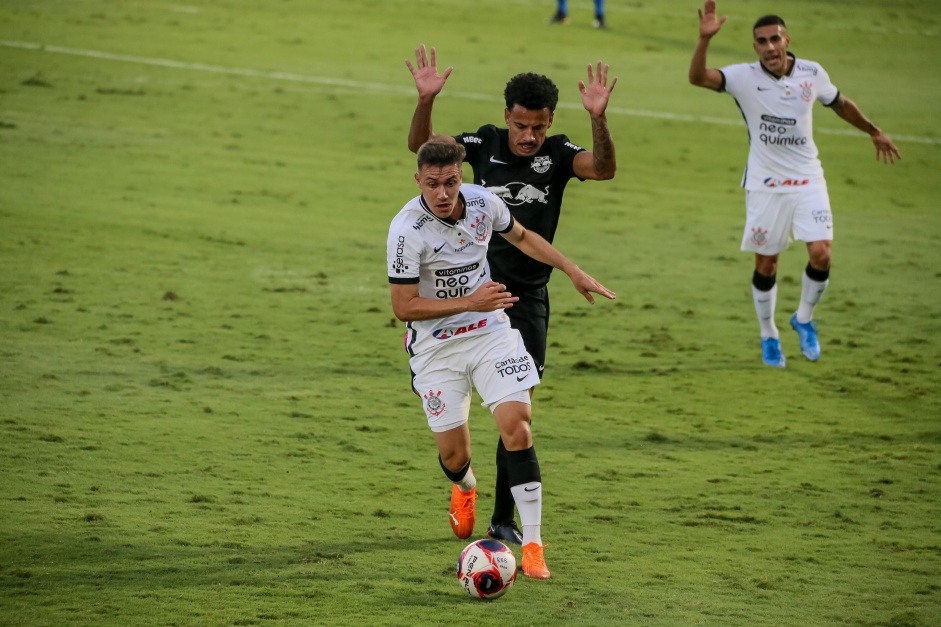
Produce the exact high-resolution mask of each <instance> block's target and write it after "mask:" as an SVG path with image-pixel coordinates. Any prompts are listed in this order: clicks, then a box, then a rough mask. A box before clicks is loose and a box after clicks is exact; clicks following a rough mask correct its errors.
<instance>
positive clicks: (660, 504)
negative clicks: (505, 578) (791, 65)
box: [0, 0, 941, 627]
mask: <svg viewBox="0 0 941 627" xmlns="http://www.w3.org/2000/svg"><path fill="white" fill-rule="evenodd" d="M552 4H553V3H551V2H548V1H537V0H511V1H507V0H478V1H476V2H462V1H459V0H427V1H425V2H423V3H412V2H404V1H402V0H386V1H382V2H380V1H379V0H347V1H346V2H342V3H333V2H326V1H324V0H321V1H318V2H303V1H301V0H274V1H272V2H260V1H257V0H228V1H225V2H222V1H219V0H198V1H194V2H189V3H187V4H185V5H184V4H175V3H173V2H160V1H156V0H154V1H148V0H135V1H131V2H121V3H118V2H105V1H104V0H72V1H68V2H67V1H64V0H59V1H53V0H5V2H3V3H0V164H2V168H0V172H2V174H0V624H3V625H17V626H21V625H36V626H38V625H49V626H60V625H89V626H92V625H94V626H100V625H279V624H285V625H288V624H290V625H301V624H304V625H400V626H412V625H457V624H461V625H477V624H481V625H482V624H495V625H500V624H509V625H534V626H542V625H589V626H597V625H663V626H673V625H716V626H723V627H725V626H754V625H768V626H786V625H802V626H807V625H821V626H829V625H859V626H885V627H890V626H891V627H914V626H918V627H930V626H933V625H938V624H941V399H939V394H941V372H939V370H941V340H939V338H941V285H939V283H941V268H939V265H941V264H939V262H941V254H939V244H941V215H939V213H938V198H939V197H941V177H939V172H941V132H939V131H938V128H937V127H936V126H935V123H936V120H937V119H938V118H939V114H941V105H939V104H938V103H939V102H941V74H939V73H938V71H937V67H936V66H937V63H938V60H939V59H941V3H939V2H937V1H935V0H931V1H920V2H916V1H914V0H907V1H898V2H892V3H886V2H876V1H875V0H860V1H856V2H849V1H828V2H823V1H811V0H795V1H792V2H787V3H780V2H779V3H771V2H764V1H761V2H759V1H753V0H749V1H731V0H726V1H724V2H721V1H720V6H719V11H720V13H722V14H728V15H729V16H730V17H729V21H728V22H727V24H726V26H725V28H724V30H723V32H722V33H721V34H720V35H719V36H718V37H717V38H716V40H715V41H714V42H713V46H712V49H711V55H710V65H711V66H721V65H725V64H728V63H733V62H738V61H748V60H751V59H752V58H753V52H752V50H751V45H750V32H749V28H750V25H751V23H752V22H753V20H754V18H755V17H757V16H758V15H761V14H763V13H768V12H778V13H781V14H782V15H783V16H784V17H785V19H787V21H788V24H789V26H790V32H791V37H792V44H791V50H792V51H793V52H795V54H797V55H798V56H803V57H806V58H810V59H814V60H816V61H819V62H820V63H822V64H823V65H824V67H826V68H827V70H828V72H829V73H830V75H831V77H832V79H833V81H834V83H835V84H836V85H837V86H838V87H839V88H840V89H841V90H842V92H843V93H844V94H845V95H847V96H848V97H849V98H851V99H853V100H855V101H856V102H857V103H858V104H859V105H860V106H861V108H862V109H863V111H864V112H866V113H867V115H869V116H870V117H871V118H872V119H873V120H874V121H875V122H876V123H877V124H879V125H880V126H882V127H883V128H884V129H885V130H886V131H887V132H888V133H889V134H890V135H891V136H892V137H893V138H894V139H895V141H896V143H897V145H898V146H899V148H900V150H901V152H902V156H903V160H902V161H901V162H900V163H898V164H896V165H895V166H884V165H882V164H879V163H876V161H875V160H874V150H873V148H872V146H871V143H870V142H869V141H868V139H867V138H866V137H865V136H864V135H862V134H861V133H858V132H856V131H855V130H854V129H852V128H851V127H849V126H848V125H847V124H845V123H844V122H843V121H841V120H840V119H838V118H837V117H836V116H835V115H833V114H832V113H831V112H829V111H827V110H825V109H823V108H822V107H821V108H819V109H818V111H817V113H816V128H817V137H816V139H817V143H818V145H819V147H820V150H821V157H822V159H823V163H824V168H825V169H826V172H827V179H828V183H829V188H830V195H831V201H832V204H833V207H834V213H835V217H836V227H835V228H836V233H837V239H836V242H835V244H834V262H833V272H832V279H831V284H830V289H829V291H828V292H827V294H826V297H825V298H824V301H823V302H822V303H821V305H820V307H819V308H818V310H817V312H818V313H817V315H818V318H819V320H820V331H821V340H822V346H823V357H822V359H821V360H820V361H819V362H818V363H815V364H812V363H809V362H807V361H805V360H804V359H803V358H801V357H800V354H799V351H798V348H797V341H796V338H795V337H793V334H792V332H791V331H790V329H789V328H787V318H788V317H789V315H790V312H791V311H793V310H794V308H795V307H796V304H797V299H798V296H799V286H800V274H801V271H802V269H803V267H804V265H805V263H806V254H805V253H804V252H803V250H802V247H801V246H800V245H795V246H793V247H792V249H791V250H790V251H789V252H787V253H785V254H784V255H783V256H782V261H781V267H780V270H779V284H780V288H779V290H780V291H779V298H778V319H777V321H778V325H779V326H780V327H781V328H782V331H781V332H782V338H783V339H782V343H783V346H784V350H785V354H786V355H787V356H788V358H789V361H788V367H787V369H785V370H783V371H780V370H777V369H772V368H767V367H765V366H763V365H762V364H761V361H760V357H759V347H758V325H757V321H756V320H755V316H754V311H753V307H752V304H751V297H750V287H749V282H750V276H751V267H752V260H751V259H750V257H749V256H748V255H745V254H743V253H741V252H739V240H740V229H741V224H742V221H743V217H744V210H743V209H744V194H743V192H742V191H741V189H739V187H738V182H739V178H740V174H741V170H742V168H743V166H744V162H745V156H746V150H747V145H746V141H747V140H746V131H745V128H744V125H743V124H742V122H741V118H740V115H739V113H738V111H737V110H736V108H735V105H734V103H733V101H732V100H731V99H730V98H728V97H727V96H722V95H716V94H711V93H709V92H707V91H705V90H701V89H696V88H693V87H691V86H690V85H689V84H688V83H687V80H686V72H687V68H688V62H689V55H690V54H691V52H692V49H693V45H694V42H695V37H696V32H697V17H696V9H697V8H698V7H699V6H700V5H699V3H698V2H679V1H676V0H646V1H643V0H638V1H629V2H619V1H617V0H611V1H610V2H609V3H608V5H609V6H608V22H609V29H608V30H606V31H596V30H594V29H592V28H591V27H590V18H591V3H590V2H587V0H579V1H577V2H576V1H574V0H573V2H571V3H570V5H571V6H570V9H571V14H572V17H573V18H574V23H573V24H571V25H569V26H566V27H549V26H546V25H545V20H546V18H547V17H548V16H549V14H550V13H551V12H552V8H553V7H552ZM422 42H424V43H426V44H428V45H434V46H436V47H437V48H438V53H439V56H440V62H441V63H442V64H443V65H445V66H447V65H453V66H454V68H455V69H454V73H453V74H452V76H451V78H450V80H449V82H448V85H447V87H446V90H445V93H444V94H443V95H442V97H441V98H440V99H439V100H438V102H437V105H436V113H435V117H434V120H435V128H436V130H438V131H440V132H452V133H457V132H460V131H464V130H474V129H476V128H477V127H478V126H479V125H480V124H483V123H488V122H493V123H499V122H500V121H501V120H502V108H503V105H502V99H501V94H502V89H503V85H504V84H505V82H506V80H507V79H508V78H509V77H510V76H512V75H513V74H515V73H517V72H520V71H528V70H533V71H538V72H543V73H546V74H548V75H550V76H551V77H552V78H553V79H555V80H556V82H557V83H558V84H559V86H560V90H561V92H562V103H561V104H560V108H559V110H558V111H557V114H556V118H555V125H554V127H553V130H554V131H557V132H563V133H566V134H567V135H569V137H570V138H571V139H572V140H573V141H575V142H576V143H580V144H582V145H586V146H588V145H590V141H591V138H590V132H589V131H590V129H589V124H588V119H587V114H585V112H584V111H583V110H582V109H581V105H580V101H579V98H578V91H577V86H576V83H577V81H578V80H579V79H581V78H583V77H584V74H585V65H586V64H588V63H590V62H592V61H595V60H597V59H599V58H601V59H604V60H605V61H606V62H608V63H610V64H611V67H612V72H613V73H616V74H617V75H618V76H619V82H618V85H617V88H616V89H615V92H614V95H613V98H612V102H611V106H610V110H609V122H610V126H611V128H612V132H613V134H614V137H615V141H616V144H617V151H618V161H619V170H618V174H617V178H616V179H615V180H614V181H612V182H608V183H584V184H579V183H577V182H576V183H573V184H572V185H570V187H569V189H568V191H567V194H566V205H567V208H566V211H565V212H564V214H563V219H562V225H561V228H560V234H559V236H558V237H557V240H556V244H557V245H558V246H559V247H560V248H561V249H562V250H563V251H565V252H566V253H567V254H568V255H569V256H571V257H572V258H573V259H575V260H577V261H578V262H579V264H580V265H581V266H582V267H584V268H585V269H587V270H588V271H589V272H591V273H592V274H593V275H595V276H596V277H598V278H599V279H600V280H601V281H602V282H603V283H605V284H606V285H607V286H609V287H611V288H612V289H614V290H616V291H617V292H618V295H619V296H618V300H617V301H616V302H614V303H610V302H603V303H598V304H597V305H596V306H594V307H589V306H587V304H586V303H585V302H584V301H583V300H582V299H581V297H580V296H579V295H578V294H577V293H575V292H574V290H572V289H571V288H570V286H569V284H568V283H567V280H566V279H565V277H564V276H563V275H559V276H556V277H555V278H554V279H553V282H552V285H551V289H552V292H553V320H552V329H551V331H550V344H551V346H550V350H549V357H548V362H549V368H548V370H547V380H546V381H545V382H544V384H543V385H541V386H540V387H539V389H538V390H537V393H536V397H535V401H534V430H535V437H536V446H537V450H538V451H539V456H540V461H541V464H542V470H543V478H544V483H545V494H546V497H545V509H544V516H543V517H544V521H543V522H544V526H543V538H544V540H546V541H547V542H548V543H549V548H548V549H547V553H546V556H547V561H548V563H549V566H550V568H551V569H552V572H553V578H552V579H551V580H549V581H547V582H542V581H531V580H525V579H522V578H521V579H520V580H519V581H518V582H517V584H516V586H515V587H514V588H513V589H512V590H511V591H510V593H509V594H507V595H506V596H505V597H503V598H502V599H500V600H498V601H496V602H494V603H477V602H473V601H472V600H471V599H469V598H468V597H467V596H466V595H465V594H464V593H463V592H462V591H461V589H460V588H459V587H458V585H457V583H456V580H455V578H454V574H453V573H454V563H455V561H456V558H457V555H458V553H459V551H460V549H461V548H462V547H463V546H464V544H465V542H463V541H460V540H457V539H455V538H454V537H453V535H452V534H451V532H450V529H449V527H448V525H447V522H446V508H447V502H448V495H449V489H450V488H449V486H448V484H447V481H446V480H445V478H444V477H443V475H442V474H441V472H440V470H439V468H438V464H437V461H436V459H435V450H434V444H433V440H432V438H431V436H430V434H429V433H428V430H427V426H426V424H425V421H424V416H423V413H422V411H421V408H420V406H419V404H418V403H417V402H416V400H415V399H414V396H413V395H412V394H411V393H410V391H409V389H408V383H409V379H408V365H407V359H406V355H405V353H404V352H403V351H402V350H401V337H402V334H403V331H404V328H403V325H402V323H400V322H399V323H397V322H396V321H395V320H394V319H393V316H392V313H391V307H390V305H389V296H388V287H387V278H386V273H385V268H384V265H385V237H386V233H387V230H388V225H389V221H390V220H391V218H392V216H393V215H394V214H395V213H396V212H397V211H398V209H399V208H401V206H402V205H403V204H404V203H405V202H406V201H407V200H408V199H409V198H411V197H412V196H414V195H415V194H416V193H417V191H416V188H415V185H414V181H413V180H412V173H413V170H414V161H413V156H412V155H411V154H410V153H408V151H407V149H406V133H407V129H408V124H409V120H410V118H411V114H412V110H413V107H414V100H415V99H414V86H413V85H412V81H411V77H410V75H409V73H408V70H407V69H406V67H405V64H404V60H405V59H406V58H411V56H412V50H413V49H414V47H415V46H416V45H417V44H419V43H422ZM468 174H469V171H468ZM472 433H473V436H474V438H475V442H476V456H475V472H476V474H477V476H478V479H479V480H480V482H481V498H480V500H479V501H478V506H479V521H480V522H478V526H479V529H478V531H479V533H483V531H484V529H485V525H486V522H485V521H486V520H487V518H488V516H489V513H490V508H491V507H492V491H491V488H490V486H491V485H492V481H493V467H492V457H493V450H494V444H495V442H496V437H497V436H496V431H495V429H494V427H493V424H492V420H491V419H490V418H489V413H487V412H486V410H484V409H483V408H480V407H478V406H476V405H475V407H474V408H473V413H472Z"/></svg>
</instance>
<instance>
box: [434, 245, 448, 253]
mask: <svg viewBox="0 0 941 627" xmlns="http://www.w3.org/2000/svg"><path fill="white" fill-rule="evenodd" d="M445 246H447V242H445V243H444V244H441V246H438V247H437V248H435V252H436V253H440V252H441V249H442V248H444V247H445Z"/></svg>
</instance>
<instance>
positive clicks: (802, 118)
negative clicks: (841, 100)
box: [720, 53, 840, 192]
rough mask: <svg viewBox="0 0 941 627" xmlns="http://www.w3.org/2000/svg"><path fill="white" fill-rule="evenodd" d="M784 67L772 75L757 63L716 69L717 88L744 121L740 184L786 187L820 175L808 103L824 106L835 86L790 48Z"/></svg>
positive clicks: (836, 92)
mask: <svg viewBox="0 0 941 627" xmlns="http://www.w3.org/2000/svg"><path fill="white" fill-rule="evenodd" d="M788 57H789V58H790V59H791V61H792V65H791V71H790V73H788V74H786V75H785V76H782V77H781V78H777V77H775V76H774V75H773V74H771V73H770V72H768V71H767V70H765V69H764V67H762V65H761V63H759V62H757V61H756V62H755V63H740V64H737V65H729V66H727V67H724V68H722V69H721V70H720V72H722V76H723V77H724V81H723V85H722V88H721V89H720V91H725V92H726V93H728V94H730V95H731V96H732V97H733V98H735V102H736V104H738V108H739V109H740V110H741V112H742V116H744V118H745V124H746V125H747V126H748V143H749V151H748V165H747V166H746V168H745V174H744V176H743V177H742V187H744V188H745V189H748V190H762V191H768V192H787V191H792V190H794V189H795V188H796V189H800V188H801V187H803V186H805V185H809V184H810V183H812V182H814V181H816V180H818V179H822V178H823V167H822V166H821V165H820V159H818V158H817V145H816V144H815V143H814V124H813V107H814V101H815V100H819V101H820V102H821V103H822V104H823V105H825V106H830V105H832V104H833V103H834V102H836V99H837V97H838V96H839V95H840V91H839V90H838V89H837V88H836V87H835V86H834V85H833V83H831V82H830V77H829V76H827V73H826V72H825V71H824V69H823V68H822V67H820V65H819V64H817V63H814V62H813V61H806V60H804V59H797V58H795V57H794V56H793V55H791V54H790V53H788Z"/></svg>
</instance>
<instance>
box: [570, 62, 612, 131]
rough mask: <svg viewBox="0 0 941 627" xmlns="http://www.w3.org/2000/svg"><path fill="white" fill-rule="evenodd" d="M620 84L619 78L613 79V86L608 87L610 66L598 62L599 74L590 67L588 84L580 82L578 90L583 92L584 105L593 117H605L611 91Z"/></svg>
mask: <svg viewBox="0 0 941 627" xmlns="http://www.w3.org/2000/svg"><path fill="white" fill-rule="evenodd" d="M617 82H618V77H617V76H615V77H614V78H613V79H611V85H608V65H607V64H605V65H602V64H601V61H598V69H597V72H595V73H593V72H592V67H591V65H589V66H588V84H587V85H586V84H585V82H584V81H578V90H579V91H580V92H582V105H583V106H584V107H585V110H586V111H588V113H589V115H591V116H592V117H598V116H602V115H604V112H605V109H607V107H608V99H609V98H610V97H611V90H613V89H614V86H615V85H616V84H617Z"/></svg>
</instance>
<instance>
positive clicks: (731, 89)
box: [719, 63, 748, 97]
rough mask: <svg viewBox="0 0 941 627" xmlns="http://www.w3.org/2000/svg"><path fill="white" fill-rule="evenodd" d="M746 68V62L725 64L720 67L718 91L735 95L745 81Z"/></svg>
mask: <svg viewBox="0 0 941 627" xmlns="http://www.w3.org/2000/svg"><path fill="white" fill-rule="evenodd" d="M747 69H748V64H746V63H736V64H735V65H727V66H725V67H724V68H722V69H720V70H719V72H721V73H722V86H721V87H720V88H719V91H720V92H723V93H726V94H729V95H730V96H732V97H735V95H736V94H737V93H738V91H739V90H740V89H741V88H742V86H743V84H744V82H745V76H746V71H747Z"/></svg>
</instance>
